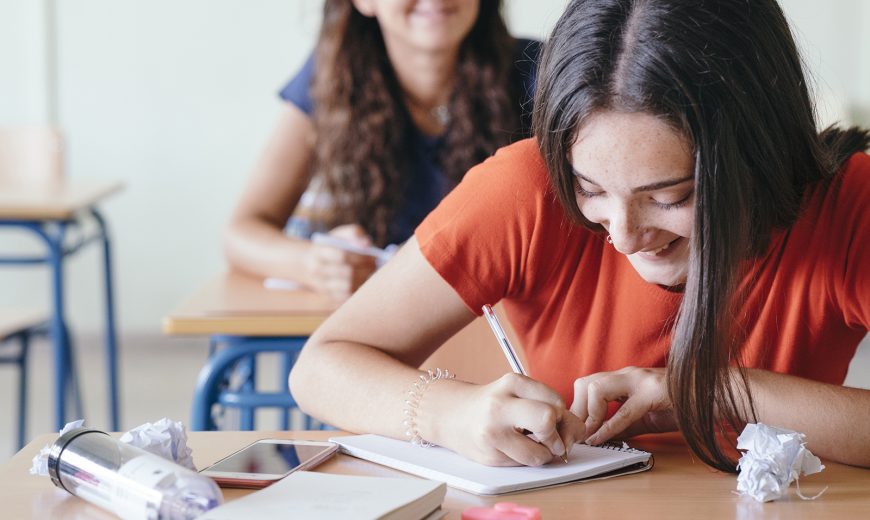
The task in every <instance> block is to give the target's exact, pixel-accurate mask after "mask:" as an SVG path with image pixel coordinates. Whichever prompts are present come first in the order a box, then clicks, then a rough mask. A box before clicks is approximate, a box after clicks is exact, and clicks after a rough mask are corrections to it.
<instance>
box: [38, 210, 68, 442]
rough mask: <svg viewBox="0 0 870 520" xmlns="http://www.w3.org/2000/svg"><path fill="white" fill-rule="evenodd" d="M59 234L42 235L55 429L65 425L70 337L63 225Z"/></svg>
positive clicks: (60, 225)
mask: <svg viewBox="0 0 870 520" xmlns="http://www.w3.org/2000/svg"><path fill="white" fill-rule="evenodd" d="M58 227H59V230H58V233H56V234H54V235H53V236H50V235H48V234H44V235H43V236H44V237H45V239H46V242H47V245H48V250H49V252H48V253H49V254H48V258H49V264H50V265H51V273H52V316H51V338H52V343H53V345H54V359H55V365H54V385H55V386H54V418H55V428H56V429H57V430H60V429H61V428H63V426H64V424H66V419H67V417H66V392H67V379H68V376H69V373H70V367H69V359H70V351H69V338H68V336H67V330H66V323H65V322H64V317H63V314H64V305H63V234H64V231H63V228H64V225H63V224H59V226H58Z"/></svg>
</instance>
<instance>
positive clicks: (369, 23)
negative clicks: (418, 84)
mask: <svg viewBox="0 0 870 520" xmlns="http://www.w3.org/2000/svg"><path fill="white" fill-rule="evenodd" d="M500 9H501V2H500V0H481V2H480V11H479V14H478V17H477V21H476V22H475V24H474V26H473V28H472V29H471V32H470V33H469V35H468V36H467V37H466V38H465V41H464V42H463V44H462V46H461V48H460V56H459V62H458V63H457V71H456V80H455V82H454V85H453V87H452V88H453V90H452V94H451V96H450V101H449V104H448V112H449V114H450V121H449V123H448V124H447V128H446V130H445V135H444V136H443V139H444V141H443V147H442V150H443V152H442V153H441V156H440V157H439V158H438V162H439V163H440V165H441V166H442V168H443V171H444V172H445V174H446V175H447V176H448V177H449V178H450V179H452V180H453V181H458V180H459V179H460V178H461V177H462V175H464V173H465V172H466V171H467V170H468V169H469V168H470V167H471V166H473V165H474V164H476V163H478V162H480V161H482V160H483V159H485V158H486V157H487V156H489V155H490V154H492V153H493V152H494V151H495V150H496V149H497V148H499V147H500V146H503V145H505V144H508V143H509V142H510V141H511V140H512V138H517V137H523V135H522V134H523V132H524V131H523V128H522V123H521V118H520V111H521V110H520V104H519V100H520V99H521V92H520V91H519V90H520V89H519V84H520V82H519V80H518V78H517V77H516V76H515V75H516V74H518V71H517V70H516V67H514V66H513V59H514V54H515V52H514V51H515V45H516V41H515V40H514V39H513V38H512V37H511V36H510V34H509V33H508V30H507V27H506V26H505V23H504V20H503V18H502V17H501V12H500ZM315 63H316V72H315V77H314V80H313V84H312V100H313V102H314V106H315V111H314V118H313V121H314V126H315V129H316V132H317V137H316V139H317V142H316V145H315V173H316V174H317V175H320V176H322V177H323V179H324V180H325V185H326V188H327V190H328V191H329V193H330V194H331V195H332V199H333V201H335V215H334V221H333V222H331V223H330V224H332V225H335V224H341V223H350V222H356V223H359V224H361V225H362V226H363V227H364V228H365V229H366V231H367V232H368V233H369V235H370V236H372V237H373V238H374V240H375V242H376V243H378V244H379V245H385V242H386V241H387V240H388V236H389V233H390V222H391V220H392V218H393V216H394V215H395V213H396V211H397V209H398V208H399V207H400V205H401V204H402V202H403V201H402V195H403V192H404V189H405V187H406V181H407V176H408V172H409V168H410V167H411V164H410V161H411V156H412V153H413V141H412V140H411V139H409V136H412V135H414V132H415V131H414V128H413V124H412V122H411V118H410V115H409V114H408V111H407V109H406V108H405V105H404V102H403V99H404V96H403V95H402V91H401V88H400V87H399V84H398V82H397V80H396V77H395V74H394V73H393V69H392V66H391V65H390V61H389V59H388V57H387V52H386V49H385V47H384V40H383V37H382V35H381V31H380V27H379V26H378V22H377V20H376V19H374V18H367V17H365V16H363V15H362V14H360V13H359V12H358V11H357V10H356V9H355V8H354V7H353V4H352V2H351V1H350V0H326V3H325V6H324V11H323V25H322V27H321V31H320V36H319V40H318V43H317V48H316V50H315ZM525 132H526V133H528V129H526V130H525Z"/></svg>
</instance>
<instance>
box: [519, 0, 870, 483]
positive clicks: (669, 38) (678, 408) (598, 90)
mask: <svg viewBox="0 0 870 520" xmlns="http://www.w3.org/2000/svg"><path fill="white" fill-rule="evenodd" d="M534 104H535V111H534V115H533V130H534V133H535V135H536V136H537V137H538V139H539V144H540V148H541V152H542V154H543V157H544V159H545V161H546V163H547V166H548V169H549V172H550V176H551V180H552V184H553V186H554V188H555V191H556V194H557V195H558V198H559V200H560V201H561V203H562V205H563V206H564V207H565V209H566V211H567V212H568V214H569V215H571V217H572V218H573V219H575V220H576V221H578V222H580V223H583V224H585V225H586V226H588V227H590V228H592V229H598V230H600V229H601V227H600V226H597V225H594V224H592V223H591V222H589V221H587V220H586V219H585V218H584V217H583V215H582V214H581V213H580V211H579V209H578V207H577V203H576V198H575V193H574V183H573V175H572V171H571V168H570V164H569V152H570V147H571V145H572V144H573V143H574V141H575V140H576V137H577V135H578V130H579V129H580V128H581V127H582V126H583V124H584V123H585V121H587V119H588V118H589V117H590V116H592V115H594V114H595V113H596V112H600V111H606V110H616V111H624V112H638V113H641V112H642V113H646V114H651V115H654V116H656V117H659V118H661V119H662V120H664V121H666V122H668V123H669V124H670V125H671V126H672V127H673V128H674V129H675V131H677V132H680V133H681V134H682V135H684V136H686V138H687V139H688V140H689V141H690V142H691V143H692V144H693V153H694V159H695V201H696V202H695V225H694V229H693V231H692V236H691V242H690V257H689V269H688V277H687V280H686V286H685V293H684V298H683V302H682V305H681V307H680V310H679V313H678V316H677V320H676V323H675V325H674V328H673V338H672V341H671V348H670V354H669V357H668V366H667V370H668V391H669V394H670V398H671V401H672V403H673V406H674V413H675V416H676V418H677V421H678V424H679V427H680V429H681V430H682V432H683V434H684V436H685V438H686V440H687V442H688V444H689V446H690V447H691V448H692V450H693V451H694V452H695V453H696V454H697V455H698V456H699V457H700V458H701V459H702V460H703V461H704V462H706V463H707V464H710V465H712V466H715V467H716V468H719V469H722V470H726V471H734V470H735V468H734V466H735V464H734V460H733V459H732V458H731V457H730V456H729V455H728V453H727V452H726V451H725V450H724V449H723V446H722V443H721V442H719V434H720V433H727V432H728V431H729V430H730V431H732V432H733V431H735V430H738V429H739V428H740V427H742V422H741V418H746V419H747V420H752V419H753V418H754V416H755V409H754V406H753V404H752V403H753V402H752V397H751V393H750V392H749V388H748V385H747V384H746V380H745V378H744V377H742V376H741V375H738V377H736V378H732V376H731V375H730V374H731V373H732V372H731V371H730V369H729V365H730V364H731V363H735V364H737V365H738V366H739V346H740V344H741V337H740V334H739V332H740V331H738V330H734V329H733V328H732V327H733V323H734V320H733V319H732V317H733V315H734V312H735V310H736V307H735V306H737V305H739V300H740V295H739V294H738V292H737V289H736V287H737V282H738V281H739V279H740V278H741V276H742V273H743V271H742V270H741V264H743V263H744V262H745V261H746V260H747V259H750V258H752V257H753V256H754V255H760V254H762V253H763V252H764V251H766V249H767V247H768V244H769V239H770V235H771V232H772V231H773V230H774V229H776V228H787V227H789V226H790V225H791V224H792V223H793V222H794V221H795V219H796V218H797V217H798V215H799V213H800V210H801V203H802V198H803V195H804V192H805V189H806V187H807V186H808V185H810V184H812V183H817V182H826V181H828V180H830V179H832V178H833V177H834V176H835V175H836V173H837V171H838V170H839V169H840V167H841V165H842V163H843V162H844V161H845V160H846V159H847V158H848V157H849V156H850V155H851V154H852V153H854V152H856V151H860V150H864V149H866V148H867V146H868V134H867V132H866V131H863V130H859V129H856V128H851V129H848V130H845V131H844V130H840V129H838V128H835V127H831V128H828V129H826V130H824V131H823V132H821V133H820V132H818V130H817V127H816V123H815V114H814V107H813V104H812V102H811V100H810V95H809V92H808V89H807V84H806V80H805V77H804V74H803V71H802V67H801V61H800V57H799V54H798V51H797V48H796V46H795V43H794V39H793V37H792V34H791V31H790V30H789V27H788V23H787V22H786V19H785V17H784V15H783V13H782V11H781V10H780V8H779V6H778V5H777V3H776V2H775V1H774V0H698V1H692V2H689V1H680V0H574V1H572V2H571V3H570V4H569V5H568V7H567V9H566V11H565V13H564V14H563V15H562V17H561V19H560V20H559V22H558V23H557V24H556V26H555V28H554V29H553V32H552V36H551V37H550V39H549V40H548V41H547V42H546V44H545V50H544V56H543V60H542V63H541V67H540V69H539V72H538V84H537V91H536V94H535V103H534ZM737 373H738V374H743V372H742V371H738V372H737Z"/></svg>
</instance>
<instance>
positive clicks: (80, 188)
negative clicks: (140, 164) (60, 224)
mask: <svg viewBox="0 0 870 520" xmlns="http://www.w3.org/2000/svg"><path fill="white" fill-rule="evenodd" d="M123 187H124V184H123V183H122V182H119V181H94V180H75V181H73V180H71V179H64V180H62V181H58V182H11V181H3V180H0V220H3V219H9V220H71V219H72V218H74V217H75V215H76V214H77V213H78V212H80V211H82V210H84V209H87V208H90V207H92V206H94V205H95V204H97V203H98V202H100V201H102V200H103V199H105V198H106V197H108V196H109V195H112V194H114V193H117V192H119V191H121V189H122V188H123Z"/></svg>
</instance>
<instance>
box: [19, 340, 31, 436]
mask: <svg viewBox="0 0 870 520" xmlns="http://www.w3.org/2000/svg"><path fill="white" fill-rule="evenodd" d="M19 339H20V341H21V355H20V356H19V357H18V368H19V370H18V449H19V450H20V449H21V448H23V447H24V444H25V443H26V441H27V351H28V349H29V347H30V331H27V330H26V331H24V332H22V333H21V337H20V338H19Z"/></svg>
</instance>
